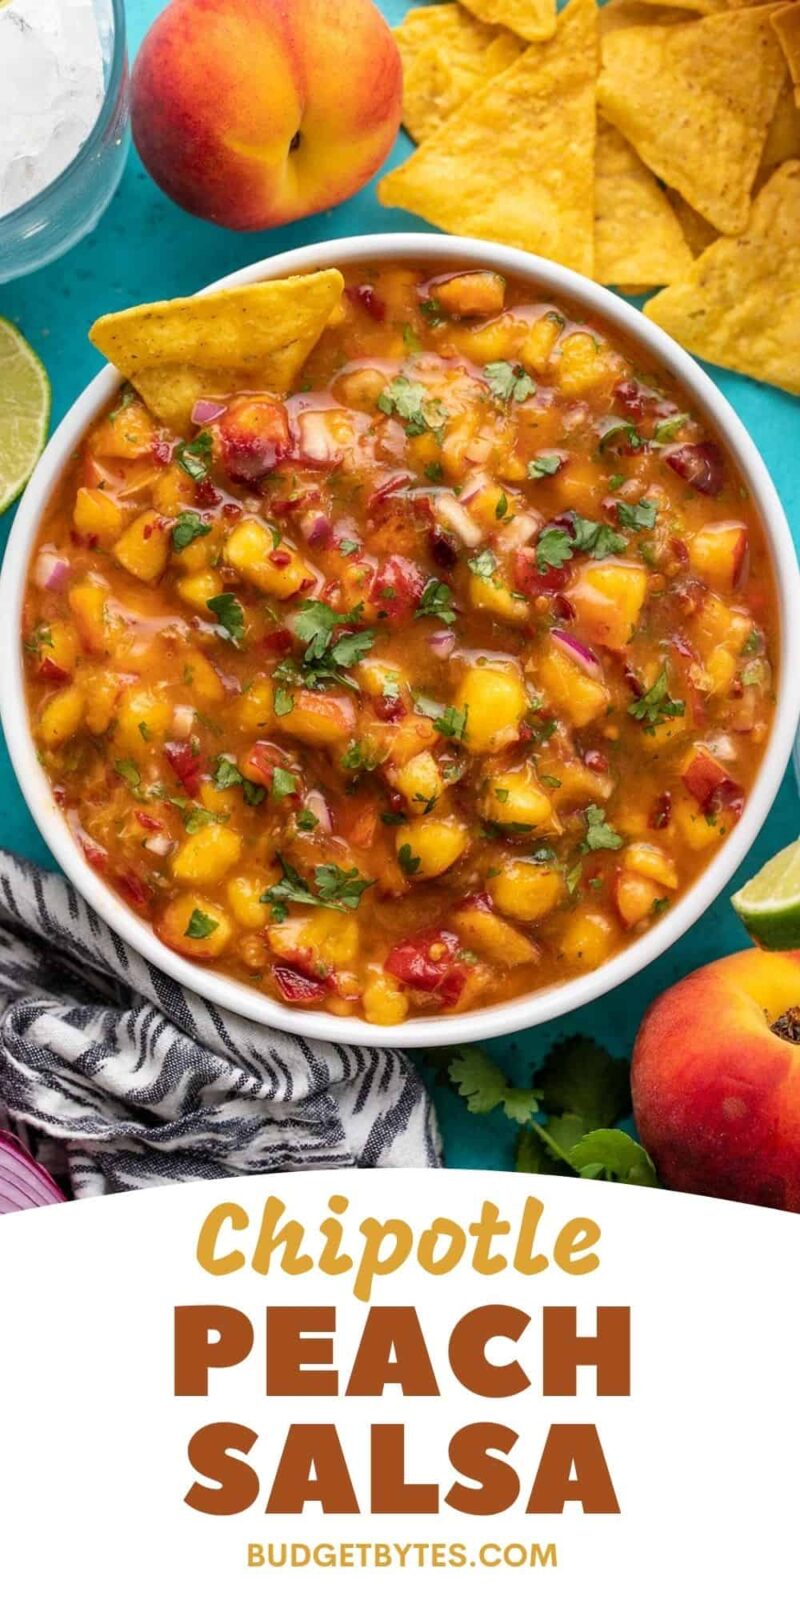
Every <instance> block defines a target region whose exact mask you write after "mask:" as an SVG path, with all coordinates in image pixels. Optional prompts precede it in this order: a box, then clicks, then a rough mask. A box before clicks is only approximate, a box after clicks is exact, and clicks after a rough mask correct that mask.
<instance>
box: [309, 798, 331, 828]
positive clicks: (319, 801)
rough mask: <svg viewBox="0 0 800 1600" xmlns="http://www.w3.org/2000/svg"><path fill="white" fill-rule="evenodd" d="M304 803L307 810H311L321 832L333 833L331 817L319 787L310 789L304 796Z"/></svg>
mask: <svg viewBox="0 0 800 1600" xmlns="http://www.w3.org/2000/svg"><path fill="white" fill-rule="evenodd" d="M304 804H305V808H306V810H307V811H312V812H313V814H314V816H315V817H316V819H317V822H318V824H319V827H320V830H321V832H322V833H333V817H332V816H331V809H330V806H329V805H328V802H327V800H326V799H325V796H324V794H322V793H321V791H320V790H319V789H310V790H309V792H308V794H307V795H306V797H305V801H304Z"/></svg>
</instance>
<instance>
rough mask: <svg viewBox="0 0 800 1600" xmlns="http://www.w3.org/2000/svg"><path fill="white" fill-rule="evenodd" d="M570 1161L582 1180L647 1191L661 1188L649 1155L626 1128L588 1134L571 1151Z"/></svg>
mask: <svg viewBox="0 0 800 1600" xmlns="http://www.w3.org/2000/svg"><path fill="white" fill-rule="evenodd" d="M569 1160H570V1165H571V1166H573V1167H574V1168H575V1170H576V1172H577V1173H578V1176H579V1177H581V1178H604V1179H605V1180H606V1181H607V1182H609V1183H632V1184H637V1185H639V1186H640V1187H641V1188H645V1189H657V1188H658V1186H659V1184H658V1178H657V1176H656V1169H655V1167H654V1166H653V1163H652V1161H651V1159H650V1157H649V1155H648V1154H647V1151H646V1150H645V1149H644V1148H643V1146H642V1145H640V1144H637V1143H636V1140H635V1139H632V1138H631V1136H630V1134H629V1133H624V1132H623V1130H622V1128H598V1129H596V1130H595V1131H594V1132H593V1133H586V1134H584V1136H583V1138H582V1139H579V1140H578V1142H577V1144H575V1145H573V1147H572V1149H571V1150H570V1153H569Z"/></svg>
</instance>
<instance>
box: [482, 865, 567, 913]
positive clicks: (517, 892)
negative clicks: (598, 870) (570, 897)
mask: <svg viewBox="0 0 800 1600" xmlns="http://www.w3.org/2000/svg"><path fill="white" fill-rule="evenodd" d="M487 888H488V890H489V892H490V894H491V896H492V899H493V901H494V903H495V905H496V906H497V908H498V910H499V911H502V913H503V915H504V916H506V917H515V918H516V920H517V921H518V922H538V921H539V919H540V918H541V917H546V916H548V915H549V913H550V912H551V911H553V910H555V907H556V906H557V905H558V904H559V902H560V901H561V900H563V898H564V894H565V887H564V879H563V876H562V874H561V873H560V872H559V871H558V869H557V868H556V867H551V866H548V865H547V864H546V863H539V862H538V861H504V862H503V864H502V865H501V867H500V869H499V871H498V872H497V873H496V874H495V876H494V877H493V878H491V879H490V880H489V882H488V884H487Z"/></svg>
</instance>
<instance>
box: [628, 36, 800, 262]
mask: <svg viewBox="0 0 800 1600" xmlns="http://www.w3.org/2000/svg"><path fill="white" fill-rule="evenodd" d="M770 15H771V12H770V9H769V7H762V8H761V9H760V10H755V11H728V12H723V13H721V14H720V15H719V16H714V17H701V18H700V19H699V21H696V22H688V23H685V24H684V25H683V26H682V27H674V28H673V27H669V28H665V27H650V28H648V27H640V28H625V29H619V30H617V31H616V32H615V33H611V34H608V35H607V36H606V37H605V38H604V40H603V70H602V72H601V74H600V79H599V82H598V86H597V93H598V100H599V103H600V106H601V109H602V111H603V112H604V114H605V116H606V117H607V118H608V120H609V121H610V122H613V123H614V125H615V127H617V128H619V131H620V133H622V134H624V136H625V138H626V139H629V140H630V143H631V144H632V145H633V146H634V149H635V150H637V151H638V153H639V155H640V156H641V158H642V160H643V161H644V162H645V164H646V165H647V166H648V167H650V168H651V170H652V171H653V172H655V174H656V176H657V177H659V178H661V179H662V180H663V182H664V183H666V184H669V185H671V186H672V187H673V188H675V189H677V190H678V191H679V193H680V194H682V195H683V196H684V198H685V199H686V200H688V202H689V204H690V205H691V206H693V207H694V209H695V211H699V212H700V215H701V216H702V217H705V218H706V221H708V222H710V223H712V224H713V226H714V227H715V228H718V229H719V231H720V233H740V232H741V231H742V229H743V228H744V227H746V225H747V217H748V213H749V208H750V195H751V191H752V188H753V183H754V181H755V176H756V173H757V171H758V166H759V162H760V160H761V152H762V150H763V147H764V141H765V139H766V135H767V128H768V127H769V124H770V122H771V120H772V115H773V112H774V110H775V106H776V103H777V99H778V95H779V93H780V90H781V87H782V85H783V82H784V77H785V72H786V66H785V63H784V61H783V59H782V56H781V51H780V47H779V45H778V41H777V39H776V37H775V34H774V32H773V30H772V28H771V26H770Z"/></svg>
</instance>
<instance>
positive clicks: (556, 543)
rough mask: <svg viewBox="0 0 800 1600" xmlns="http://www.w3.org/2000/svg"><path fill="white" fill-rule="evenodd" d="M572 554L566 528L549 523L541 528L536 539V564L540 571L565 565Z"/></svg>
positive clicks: (570, 536)
mask: <svg viewBox="0 0 800 1600" xmlns="http://www.w3.org/2000/svg"><path fill="white" fill-rule="evenodd" d="M571 555H572V535H571V534H570V533H568V531H567V529H566V528H558V527H556V526H555V524H553V523H551V524H549V526H548V527H546V528H543V529H542V531H541V533H540V534H539V538H538V539H537V541H536V565H537V567H538V568H539V571H540V572H547V571H548V570H549V569H550V568H551V567H555V568H560V567H563V566H566V563H567V562H568V561H569V559H570V556H571Z"/></svg>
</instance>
